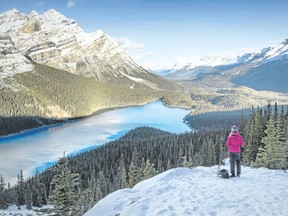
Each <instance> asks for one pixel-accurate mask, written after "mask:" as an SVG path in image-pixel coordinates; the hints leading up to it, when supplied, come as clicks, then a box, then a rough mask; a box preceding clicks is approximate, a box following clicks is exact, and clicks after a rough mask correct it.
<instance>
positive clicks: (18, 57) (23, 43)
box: [0, 9, 161, 88]
mask: <svg viewBox="0 0 288 216" xmlns="http://www.w3.org/2000/svg"><path fill="white" fill-rule="evenodd" d="M0 33H1V36H0V52H1V56H0V63H1V74H4V73H5V74H6V73H12V72H14V73H15V72H17V70H14V69H13V70H10V69H11V68H18V66H17V65H26V66H25V67H23V68H21V70H20V71H22V72H23V71H29V70H31V69H32V67H33V66H32V64H31V62H30V60H32V61H34V62H37V63H40V64H44V65H47V66H50V67H54V68H57V69H62V70H65V71H68V72H71V73H74V74H77V75H82V76H86V77H94V78H95V79H96V80H98V81H101V82H112V83H113V82H115V83H117V84H121V83H122V84H125V85H129V86H130V87H131V88H133V87H135V86H137V84H139V83H141V85H146V86H149V87H152V88H158V87H159V86H158V85H159V81H158V80H157V79H158V78H156V77H155V76H154V75H152V74H150V73H148V72H147V71H146V70H144V69H143V68H142V67H140V66H138V65H137V64H136V63H134V61H133V60H132V59H131V58H130V57H129V56H128V55H127V54H126V53H125V52H124V51H123V50H122V49H121V48H120V47H119V45H118V44H117V42H116V41H115V40H114V39H113V38H111V37H110V36H109V35H107V34H105V33H104V32H103V31H102V30H98V31H96V32H93V33H85V32H84V31H83V29H82V28H81V27H80V26H79V25H78V24H77V23H76V22H75V20H72V19H68V18H66V17H65V16H63V15H62V14H60V13H59V12H57V11H55V10H54V9H51V10H48V11H46V12H45V13H44V14H38V13H37V12H35V11H32V12H31V13H30V14H29V15H26V14H23V13H21V12H19V11H18V10H16V9H12V10H10V11H7V12H5V13H3V14H0ZM7 59H10V60H9V61H8V60H7ZM2 65H4V66H3V67H2ZM21 67H22V66H21ZM155 82H158V84H155ZM160 88H161V87H160Z"/></svg>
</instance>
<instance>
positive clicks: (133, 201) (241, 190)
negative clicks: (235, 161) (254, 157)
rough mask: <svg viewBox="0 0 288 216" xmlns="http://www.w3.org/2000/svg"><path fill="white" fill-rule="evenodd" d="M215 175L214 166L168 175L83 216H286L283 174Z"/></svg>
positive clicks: (107, 199)
mask: <svg viewBox="0 0 288 216" xmlns="http://www.w3.org/2000/svg"><path fill="white" fill-rule="evenodd" d="M226 168H227V167H226ZM216 170H217V166H213V167H196V168H194V169H188V168H176V169H172V170H168V171H166V172H164V173H162V174H159V175H157V176H155V177H153V178H151V179H148V180H145V181H143V182H140V183H138V184H137V185H136V186H134V187H133V188H132V189H122V190H118V191H116V192H114V193H111V194H109V195H108V196H107V197H105V198H103V199H102V200H100V201H99V202H98V203H97V204H96V205H95V206H94V207H93V208H92V209H91V210H90V211H88V212H87V213H86V214H84V216H94V215H105V216H115V215H119V216H120V215H121V216H140V215H141V216H145V215H147V216H156V215H157V216H160V215H163V216H166V215H174V216H178V215H179V216H190V215H243V216H246V215H271V216H272V215H287V214H288V207H287V202H288V197H287V193H288V189H287V188H288V181H287V173H285V172H283V171H282V170H268V169H266V168H259V169H251V168H249V167H243V170H242V174H243V175H242V176H241V177H240V178H238V177H237V178H232V179H220V178H218V177H216ZM259 195H261V196H259ZM267 206H269V208H267Z"/></svg>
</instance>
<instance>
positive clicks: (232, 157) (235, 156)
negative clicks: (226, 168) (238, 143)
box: [229, 152, 241, 175]
mask: <svg viewBox="0 0 288 216" xmlns="http://www.w3.org/2000/svg"><path fill="white" fill-rule="evenodd" d="M229 162H230V172H231V174H232V175H235V162H236V169H237V175H240V174H241V163H240V152H239V153H236V152H229Z"/></svg>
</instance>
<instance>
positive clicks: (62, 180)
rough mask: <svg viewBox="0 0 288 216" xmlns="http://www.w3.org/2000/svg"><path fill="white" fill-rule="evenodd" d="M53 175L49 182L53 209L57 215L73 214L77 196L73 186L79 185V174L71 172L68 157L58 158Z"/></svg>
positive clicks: (66, 215) (68, 215) (67, 215)
mask: <svg viewBox="0 0 288 216" xmlns="http://www.w3.org/2000/svg"><path fill="white" fill-rule="evenodd" d="M54 171H55V173H56V174H55V176H54V178H53V180H52V182H51V186H52V188H53V196H52V197H51V199H52V202H53V204H54V211H55V214H56V215H57V216H70V215H75V214H74V212H73V211H72V210H73V208H74V205H76V204H77V202H78V200H79V196H78V194H77V191H75V188H77V186H78V185H79V175H78V174H74V173H71V171H70V170H69V167H68V159H67V158H65V157H63V158H60V159H59V162H58V163H57V164H56V167H55V169H54Z"/></svg>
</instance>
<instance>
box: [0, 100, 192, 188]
mask: <svg viewBox="0 0 288 216" xmlns="http://www.w3.org/2000/svg"><path fill="white" fill-rule="evenodd" d="M188 112H189V111H188V110H184V109H179V108H169V107H167V106H164V105H163V104H162V102H160V101H156V102H152V103H149V104H147V105H143V106H135V107H128V108H120V109H115V110H111V111H107V112H104V113H101V114H99V115H94V116H91V117H87V118H84V119H81V120H77V121H72V122H68V123H64V124H59V125H54V126H45V127H41V128H38V129H33V130H28V131H26V132H23V133H19V134H16V135H12V136H7V137H2V138H0V174H2V175H3V177H4V180H5V182H10V183H12V184H13V183H15V182H16V179H17V175H18V173H19V172H20V170H21V169H22V170H23V173H24V178H28V177H29V176H31V175H33V174H34V173H35V171H36V170H38V171H41V170H43V169H44V168H46V167H47V166H50V165H52V164H53V163H55V161H57V160H58V159H59V157H61V156H63V152H65V154H66V155H69V154H74V153H79V152H83V151H87V150H89V149H91V148H96V147H97V146H99V145H103V144H105V143H107V142H109V141H111V140H115V139H117V138H119V137H121V136H122V135H124V134H125V133H126V132H128V131H129V130H131V129H134V128H137V127H140V126H150V127H155V128H159V129H162V130H165V131H169V132H173V133H181V132H185V131H191V129H190V128H189V127H188V126H187V125H186V124H185V123H184V122H183V118H184V117H185V115H187V114H188Z"/></svg>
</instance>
